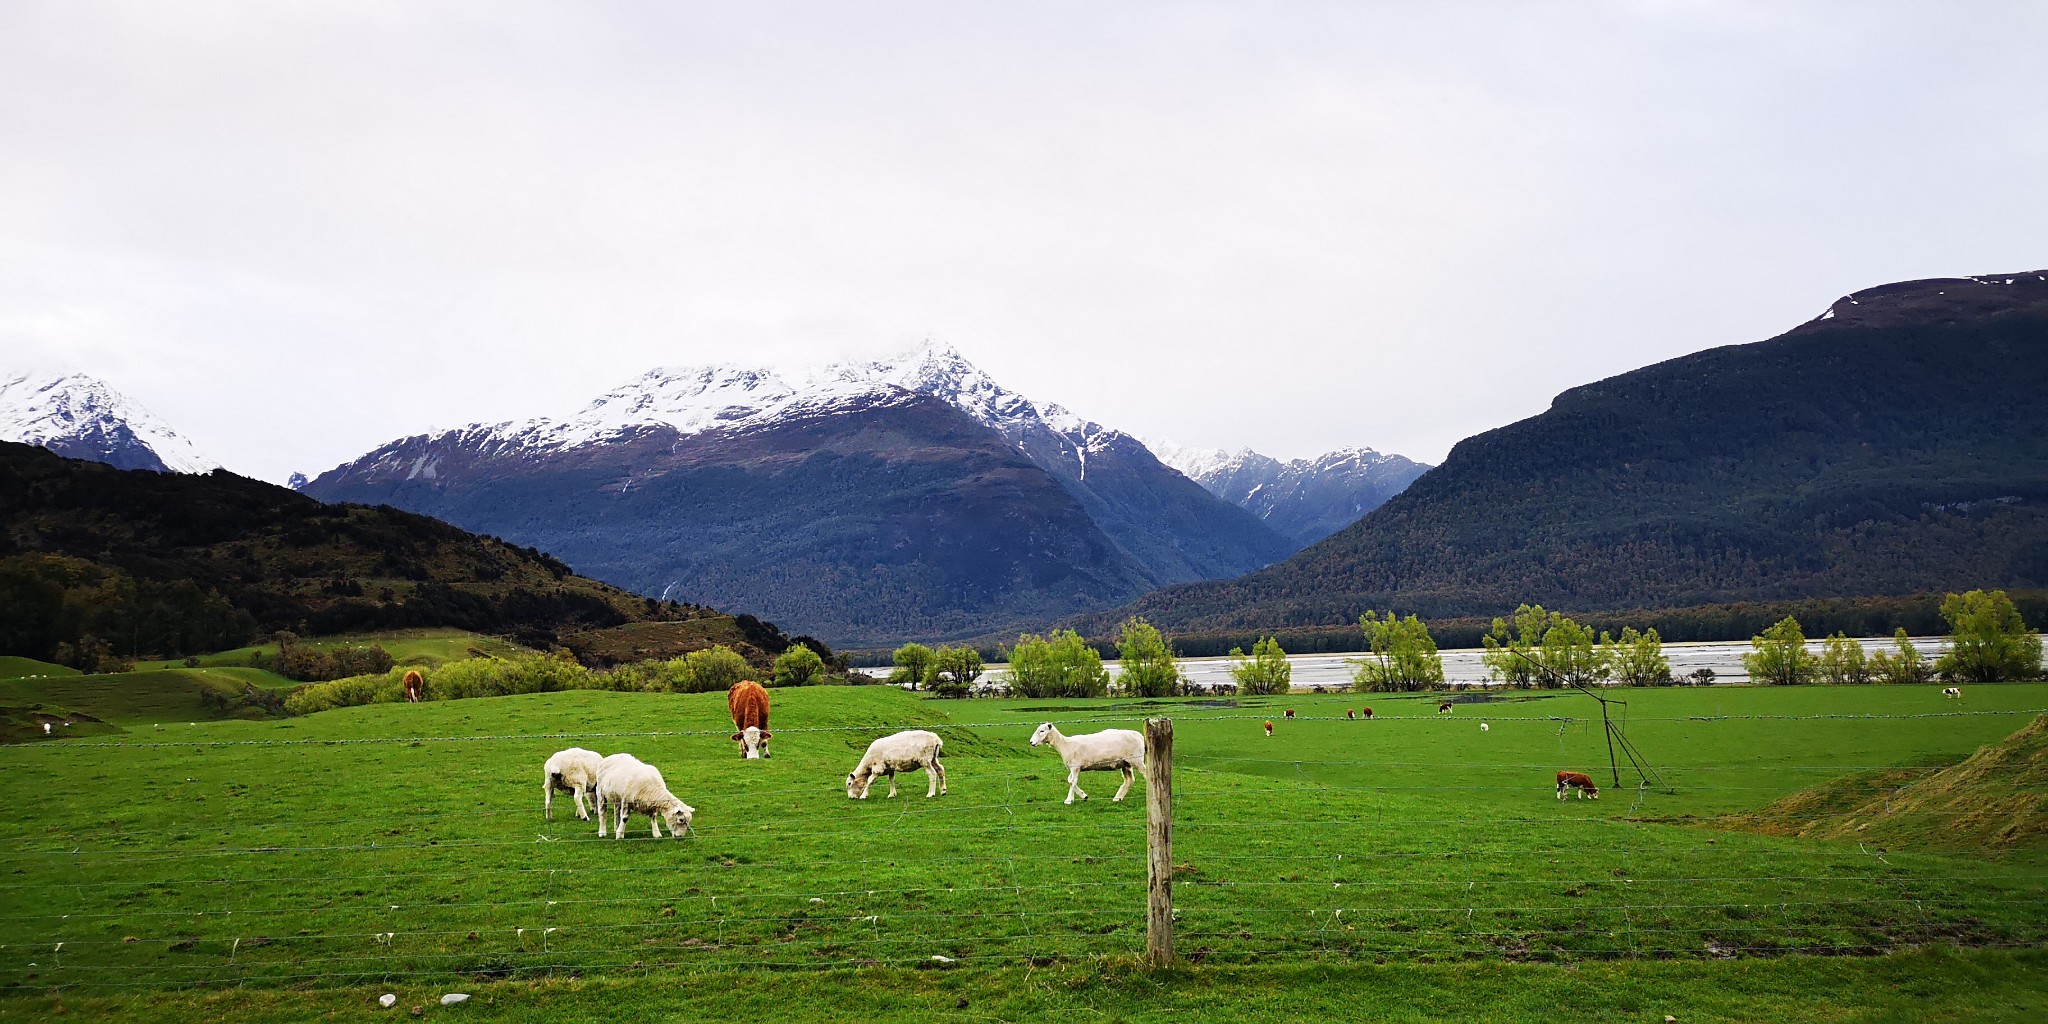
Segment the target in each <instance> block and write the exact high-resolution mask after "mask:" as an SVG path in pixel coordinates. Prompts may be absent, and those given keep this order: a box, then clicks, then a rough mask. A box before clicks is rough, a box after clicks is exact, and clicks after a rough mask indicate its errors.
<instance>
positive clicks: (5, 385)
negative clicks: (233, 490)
mask: <svg viewBox="0 0 2048 1024" xmlns="http://www.w3.org/2000/svg"><path fill="white" fill-rule="evenodd" d="M0 439H4V440H8V441H19V442H22V443H24V444H33V445H41V446H42V447H45V448H48V449H50V450H52V451H55V452H57V453H59V454H61V455H67V456H70V457H72V458H80V459H93V460H96V461H99V462H105V463H108V464H109V465H113V466H117V467H120V468H122V469H154V470H168V471H170V472H176V473H205V472H209V471H211V470H213V469H215V468H218V467H219V466H220V463H219V462H217V461H215V460H213V459H210V458H207V457H206V456H205V455H203V454H201V453H200V451H199V449H198V448H197V447H196V446H194V445H193V444H192V442H190V441H188V440H186V439H185V437H184V436H183V435H181V434H179V433H178V432H177V431H175V430H172V429H171V428H170V426H169V425H168V424H166V423H164V422H163V421H162V420H160V419H158V418H157V417H156V415H155V414H153V413H151V412H150V411H149V410H148V409H145V408H143V407H142V406H141V405H139V404H137V403H136V402H135V401H133V400H132V399H129V398H128V397H127V396H125V395H122V394H121V393H120V392H118V391H115V390H114V389H113V388H111V387H109V386H108V385H107V384H106V382H105V381H102V380H99V379H98V378H95V377H89V376H86V375H85V374H82V373H67V372H61V371H53V370H44V371H32V372H16V373H9V374H6V375H4V376H0Z"/></svg>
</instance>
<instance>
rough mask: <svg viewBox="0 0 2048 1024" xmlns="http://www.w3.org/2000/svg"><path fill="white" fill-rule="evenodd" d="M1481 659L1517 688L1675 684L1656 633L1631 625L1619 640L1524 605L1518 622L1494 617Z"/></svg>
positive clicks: (1661, 642)
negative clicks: (1613, 684)
mask: <svg viewBox="0 0 2048 1024" xmlns="http://www.w3.org/2000/svg"><path fill="white" fill-rule="evenodd" d="M1480 642H1481V645H1482V646H1484V647H1485V649H1486V652H1485V653H1484V654H1482V655H1480V659H1481V660H1482V661H1484V662H1485V664H1486V667H1487V669H1488V671H1489V672H1490V673H1491V674H1492V675H1493V677H1494V678H1495V679H1497V680H1499V681H1500V682H1502V683H1504V684H1506V685H1508V686H1512V687H1518V688H1524V689H1527V688H1557V687H1564V686H1596V685H1601V684H1605V683H1610V682H1616V683H1623V684H1626V685H1629V686H1670V685H1671V684H1672V683H1674V682H1675V681H1676V680H1674V679H1673V678H1672V676H1671V663H1670V662H1669V661H1668V660H1666V659H1665V657H1664V638H1663V637H1660V636H1658V635H1657V631H1656V630H1655V629H1648V630H1644V631H1641V632H1638V631H1637V630H1636V628H1635V627H1633V626H1630V627H1627V628H1625V629H1623V630H1622V631H1621V637H1620V639H1616V638H1615V637H1613V636H1612V635H1610V634H1608V633H1606V632H1604V631H1603V632H1601V633H1600V634H1599V635H1598V636H1595V635H1594V633H1593V630H1592V628H1591V627H1589V626H1585V625H1582V624H1581V623H1579V622H1576V621H1574V620H1572V619H1571V618H1569V617H1567V616H1565V615H1563V614H1561V613H1558V612H1555V611H1549V610H1546V609H1545V608H1544V607H1543V606H1542V605H1540V604H1539V605H1528V604H1525V605H1522V606H1521V607H1519V608H1516V609H1515V617H1514V619H1513V620H1506V619H1495V620H1493V628H1492V629H1491V630H1489V631H1488V632H1487V634H1486V636H1484V637H1482V638H1481V641H1480Z"/></svg>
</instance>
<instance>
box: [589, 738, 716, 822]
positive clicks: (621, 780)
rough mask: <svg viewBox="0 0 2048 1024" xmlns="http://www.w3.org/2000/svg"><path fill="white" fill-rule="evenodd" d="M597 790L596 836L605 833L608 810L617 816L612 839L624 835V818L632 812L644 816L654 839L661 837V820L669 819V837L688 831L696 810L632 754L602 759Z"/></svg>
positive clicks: (652, 768)
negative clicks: (651, 828) (605, 818)
mask: <svg viewBox="0 0 2048 1024" xmlns="http://www.w3.org/2000/svg"><path fill="white" fill-rule="evenodd" d="M596 792H597V834H598V837H599V838H603V836H604V834H605V820H604V817H605V812H606V811H607V810H610V811H612V812H613V813H614V814H616V815H617V816H618V820H617V822H616V823H615V824H614V825H613V827H612V838H614V839H624V838H625V837H626V819H627V818H628V817H631V816H632V813H633V812H634V811H639V812H640V813H642V814H645V815H647V818H648V821H649V822H650V823H651V825H652V827H653V830H654V835H655V837H656V838H659V837H660V836H661V823H662V822H663V821H667V822H668V834H669V836H670V837H671V838H674V837H678V836H681V835H682V834H683V833H684V832H687V831H689V830H690V819H691V818H692V817H694V816H695V815H696V813H697V809H696V808H695V807H691V806H690V805H689V804H686V803H684V802H682V801H681V800H678V799H676V795H675V794H674V793H671V792H669V791H668V783H667V782H664V781H662V778H661V772H660V771H659V770H658V769H656V768H655V767H654V766H653V765H651V764H648V763H647V762H645V761H642V760H640V759H639V758H637V757H634V756H633V755H631V754H613V755H611V756H610V757H607V758H605V759H604V761H603V762H602V766H601V767H600V768H599V770H598V773H597V790H596Z"/></svg>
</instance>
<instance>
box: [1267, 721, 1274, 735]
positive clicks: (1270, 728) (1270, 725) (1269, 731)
mask: <svg viewBox="0 0 2048 1024" xmlns="http://www.w3.org/2000/svg"><path fill="white" fill-rule="evenodd" d="M1272 735H1273V723H1272V721H1270V720H1268V721H1267V722H1266V736H1267V737H1268V738H1271V737H1272Z"/></svg>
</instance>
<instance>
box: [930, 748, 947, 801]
mask: <svg viewBox="0 0 2048 1024" xmlns="http://www.w3.org/2000/svg"><path fill="white" fill-rule="evenodd" d="M932 767H933V768H936V769H938V771H939V795H940V796H945V795H946V766H945V765H943V764H941V763H939V759H938V758H937V757H936V756H934V757H933V758H932Z"/></svg>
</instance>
